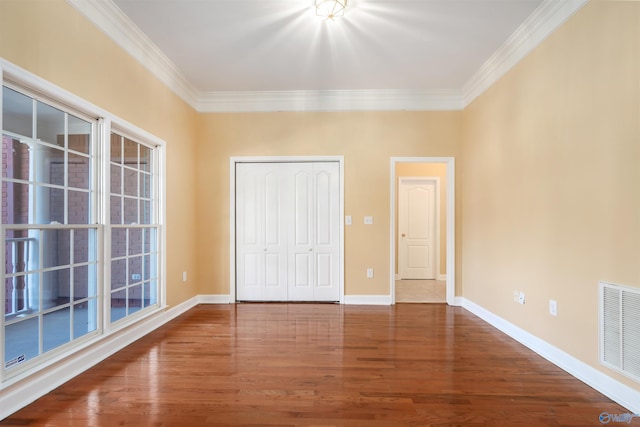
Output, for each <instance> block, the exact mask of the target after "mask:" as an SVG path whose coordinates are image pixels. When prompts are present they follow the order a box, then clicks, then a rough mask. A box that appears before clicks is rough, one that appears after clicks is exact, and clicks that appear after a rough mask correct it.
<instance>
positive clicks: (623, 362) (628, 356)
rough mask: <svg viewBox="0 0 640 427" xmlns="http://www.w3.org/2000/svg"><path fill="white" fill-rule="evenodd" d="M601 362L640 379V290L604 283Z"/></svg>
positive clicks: (602, 294)
mask: <svg viewBox="0 0 640 427" xmlns="http://www.w3.org/2000/svg"><path fill="white" fill-rule="evenodd" d="M600 362H601V363H602V364H603V365H605V366H608V367H609V368H611V369H614V370H616V371H618V372H620V373H622V374H623V375H626V376H627V377H629V378H631V379H633V380H634V381H637V382H640V289H639V288H630V287H626V286H620V285H614V284H611V283H605V282H600Z"/></svg>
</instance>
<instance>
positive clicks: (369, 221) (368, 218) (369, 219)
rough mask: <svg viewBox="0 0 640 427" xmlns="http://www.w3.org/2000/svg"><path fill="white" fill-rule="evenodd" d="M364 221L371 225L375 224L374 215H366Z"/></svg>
mask: <svg viewBox="0 0 640 427" xmlns="http://www.w3.org/2000/svg"><path fill="white" fill-rule="evenodd" d="M364 223H365V224H366V225H371V224H373V217H372V216H365V217H364Z"/></svg>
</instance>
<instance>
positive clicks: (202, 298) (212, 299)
mask: <svg viewBox="0 0 640 427" xmlns="http://www.w3.org/2000/svg"><path fill="white" fill-rule="evenodd" d="M198 304H231V295H229V294H210V295H198Z"/></svg>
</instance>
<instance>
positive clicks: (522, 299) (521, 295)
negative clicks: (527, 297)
mask: <svg viewBox="0 0 640 427" xmlns="http://www.w3.org/2000/svg"><path fill="white" fill-rule="evenodd" d="M518 303H520V304H524V292H522V291H520V293H518Z"/></svg>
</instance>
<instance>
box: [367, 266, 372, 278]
mask: <svg viewBox="0 0 640 427" xmlns="http://www.w3.org/2000/svg"><path fill="white" fill-rule="evenodd" d="M367 278H368V279H373V268H367Z"/></svg>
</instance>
